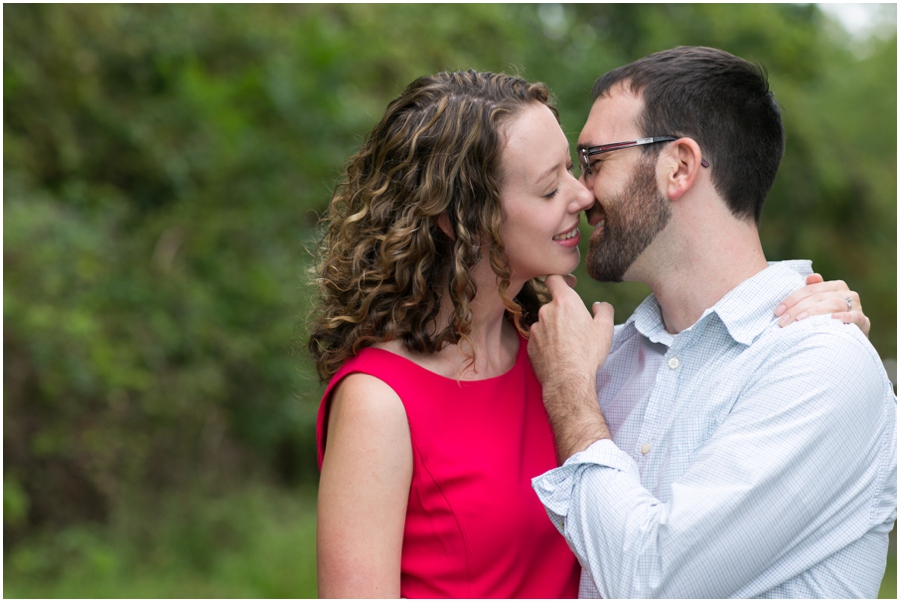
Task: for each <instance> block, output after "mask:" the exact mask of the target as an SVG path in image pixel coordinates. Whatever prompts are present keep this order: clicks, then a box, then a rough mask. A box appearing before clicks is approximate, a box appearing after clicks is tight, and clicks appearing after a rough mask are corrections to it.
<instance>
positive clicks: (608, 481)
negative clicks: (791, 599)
mask: <svg viewBox="0 0 900 602" xmlns="http://www.w3.org/2000/svg"><path fill="white" fill-rule="evenodd" d="M808 327H809V325H808V324H807V325H803V324H798V325H795V326H794V328H795V329H798V330H806V329H807V328H808ZM838 327H839V326H838ZM830 337H839V338H840V339H841V340H840V342H839V343H838V344H835V343H834V338H830ZM792 341H793V342H794V344H792V345H790V348H789V349H787V348H786V349H785V350H784V352H783V353H779V354H773V357H772V359H771V361H769V362H767V363H766V365H765V366H764V370H762V371H761V372H760V373H759V374H757V375H756V377H757V378H758V380H757V381H756V382H750V383H748V385H749V386H748V388H747V389H746V393H745V394H744V395H742V396H741V397H740V399H739V400H738V401H737V402H736V404H735V406H734V408H733V410H732V412H731V414H729V416H728V417H727V418H726V419H725V420H724V421H723V423H722V424H721V426H720V427H719V428H718V429H717V430H716V432H715V433H714V435H713V436H712V437H711V438H710V439H709V440H708V441H707V442H706V443H705V444H704V446H703V447H702V448H701V449H700V450H699V452H698V453H697V455H696V457H695V458H694V459H693V461H692V462H691V465H690V466H689V468H688V469H687V471H686V472H685V473H684V474H683V475H682V476H681V477H680V478H678V479H677V480H676V481H675V482H674V483H673V485H672V489H671V500H670V501H669V502H668V503H662V502H661V501H660V500H658V499H656V498H654V497H653V495H651V494H650V492H649V491H647V489H645V488H644V487H642V486H641V483H640V476H639V473H638V469H637V465H636V464H635V463H634V461H633V460H632V459H631V458H630V457H629V456H628V455H627V454H625V453H624V452H622V451H621V450H619V449H618V448H617V447H616V446H615V445H614V444H613V443H612V442H611V441H600V442H598V443H597V444H595V445H593V446H591V447H590V449H588V450H586V451H585V452H582V453H579V454H577V455H575V456H574V457H572V458H571V459H570V461H569V462H568V463H567V464H566V465H565V466H563V467H562V468H560V469H556V470H555V471H551V472H550V473H547V474H546V475H543V476H541V477H538V478H537V479H535V483H534V484H535V489H536V491H537V492H538V495H539V496H540V497H541V500H542V501H543V502H544V504H545V506H546V507H547V509H548V513H549V514H550V516H551V518H554V519H555V520H554V522H555V523H556V524H557V526H558V527H559V528H560V529H561V531H563V534H564V535H565V536H566V539H567V540H568V541H569V542H570V544H571V545H572V546H573V549H574V550H575V553H576V555H577V556H578V557H579V560H580V561H581V562H582V565H583V566H585V567H586V568H588V570H589V571H590V573H591V576H592V578H593V580H594V582H595V583H596V585H597V587H598V589H599V591H600V594H601V595H602V596H603V597H604V598H632V597H636V598H655V597H714V598H724V597H730V596H737V597H752V596H755V595H759V594H761V593H763V592H765V591H768V590H770V589H772V588H773V587H775V586H777V585H779V584H781V583H783V582H784V581H787V580H789V579H790V578H792V577H794V576H796V575H797V574H799V573H802V572H804V571H805V570H808V569H809V568H810V567H812V566H815V565H816V564H818V563H819V562H821V561H822V560H824V559H825V558H827V557H828V556H830V555H832V554H834V553H836V552H837V551H838V550H840V549H842V548H843V547H845V546H847V545H848V543H850V542H853V541H855V540H858V539H859V538H860V537H862V535H863V534H864V533H866V532H867V531H869V530H870V529H872V528H873V522H872V521H875V520H877V518H878V517H877V516H876V514H877V513H876V512H874V510H873V508H874V503H875V500H876V499H877V497H878V493H879V488H880V487H884V486H885V482H886V480H888V481H889V480H891V479H895V478H896V476H895V475H896V459H895V456H894V460H893V461H894V464H893V471H894V473H893V475H894V476H890V475H889V474H886V473H889V472H890V466H891V464H890V459H891V458H890V454H889V453H888V454H887V455H886V454H885V453H884V451H883V450H884V449H890V446H891V445H892V444H891V443H890V442H889V441H884V440H882V439H884V438H885V437H887V438H889V437H888V435H890V434H891V433H893V431H892V430H891V428H892V427H890V428H886V427H885V424H886V422H885V421H890V420H894V418H892V415H891V412H892V409H891V408H890V407H886V404H885V403H884V399H885V391H884V387H885V386H887V385H886V383H885V381H884V379H883V378H882V374H881V369H880V365H878V362H877V361H876V360H877V358H874V354H869V353H868V351H867V350H866V349H863V343H862V342H861V341H859V340H858V339H856V338H855V337H854V336H851V335H850V334H849V333H847V332H846V331H845V332H840V331H838V330H835V331H834V332H829V333H826V334H816V335H812V336H807V337H805V338H803V337H797V338H794V337H792ZM798 358H800V359H801V360H802V361H799V362H798V361H797V360H798ZM893 415H895V414H893ZM893 445H896V444H893ZM891 486H893V485H891ZM894 495H896V494H895V493H894ZM882 518H883V517H882ZM787 555H790V558H791V563H790V572H787V573H784V574H781V573H783V572H784V570H783V569H784V564H778V563H779V561H781V560H782V559H783V558H785V557H786V556H787ZM882 560H883V559H882ZM776 564H778V571H781V572H778V571H776V570H774V569H773V567H774V566H775V565H776ZM775 573H778V574H775ZM838 577H840V576H838ZM847 577H848V579H847V582H848V588H852V587H856V584H854V583H853V581H854V579H855V577H854V576H853V575H848V576H847ZM860 585H862V584H860ZM849 591H850V592H853V591H854V590H852V589H850V590H849ZM875 593H877V582H876V584H875ZM868 594H869V595H874V594H872V593H871V592H868ZM851 597H852V596H851ZM864 597H865V596H864Z"/></svg>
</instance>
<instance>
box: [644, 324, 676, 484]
mask: <svg viewBox="0 0 900 602" xmlns="http://www.w3.org/2000/svg"><path fill="white" fill-rule="evenodd" d="M684 335H688V336H684ZM687 338H689V333H688V332H685V333H682V334H681V335H678V336H676V337H675V340H674V341H672V345H671V346H670V347H669V348H668V350H667V351H666V353H665V355H664V356H663V361H662V363H661V364H660V367H659V370H658V371H657V373H656V379H655V381H654V384H653V390H652V391H651V393H650V397H649V400H648V402H647V403H648V405H647V411H646V414H645V420H644V422H643V425H642V427H641V432H640V435H639V436H638V439H637V441H636V443H635V449H634V450H633V452H632V457H633V458H634V459H635V461H636V462H637V465H638V470H639V471H640V474H641V484H642V485H643V486H644V487H646V488H647V489H648V490H650V491H654V489H655V484H656V481H658V478H657V476H658V475H657V474H656V473H658V471H659V467H660V458H659V454H658V453H656V452H657V448H660V449H661V447H660V446H661V444H662V443H663V441H662V440H661V437H662V433H663V432H665V430H666V426H667V425H668V424H669V422H670V420H671V416H672V413H673V412H674V410H675V408H673V407H672V404H673V403H674V401H675V399H676V395H677V393H678V387H679V384H680V381H681V379H682V372H683V360H682V355H683V351H684V350H685V349H686V347H687V341H686V340H685V339H687Z"/></svg>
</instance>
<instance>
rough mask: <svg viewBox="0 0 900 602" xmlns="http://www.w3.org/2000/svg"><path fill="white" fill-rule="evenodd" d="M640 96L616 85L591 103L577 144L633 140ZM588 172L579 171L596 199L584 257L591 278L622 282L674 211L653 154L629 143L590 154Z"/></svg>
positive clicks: (640, 135)
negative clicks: (661, 187)
mask: <svg viewBox="0 0 900 602" xmlns="http://www.w3.org/2000/svg"><path fill="white" fill-rule="evenodd" d="M642 108H643V101H641V99H640V98H638V97H635V96H634V95H632V94H631V93H629V92H625V91H623V90H621V88H619V87H616V88H614V89H613V93H612V94H611V95H608V96H603V97H601V98H599V99H597V101H596V102H595V103H594V106H593V108H592V109H591V112H590V115H589V116H588V120H587V123H585V126H584V128H583V129H582V130H581V135H580V136H579V138H578V145H579V147H587V146H596V145H600V144H609V143H613V142H624V141H627V140H636V139H638V138H641V137H642V134H641V132H640V130H639V129H638V128H637V126H636V125H635V123H636V119H637V117H638V115H639V113H640V110H641V109H642ZM590 161H591V175H582V181H583V182H584V184H585V185H586V186H587V187H588V188H589V189H590V190H591V191H592V192H593V193H594V198H595V199H596V203H594V205H593V207H591V208H590V209H588V211H587V217H588V222H589V223H590V224H591V225H592V226H594V232H593V233H592V234H591V238H590V245H589V248H588V252H587V257H586V259H585V268H586V269H587V272H588V274H589V275H590V276H591V278H594V279H595V280H599V281H601V282H621V281H622V280H624V279H626V278H627V279H631V278H629V276H630V274H629V270H631V268H632V266H633V265H634V263H635V261H637V260H638V259H639V258H640V256H641V254H642V253H643V252H644V250H645V249H646V248H647V246H648V245H650V243H651V242H652V241H653V239H654V238H655V237H656V235H657V234H659V232H660V231H662V230H663V228H665V226H666V224H668V223H669V219H670V218H671V216H672V213H671V209H670V207H669V203H668V199H666V197H665V196H664V195H662V194H661V193H660V192H659V187H658V184H657V181H656V159H655V158H651V157H645V156H644V155H643V153H642V151H641V149H640V148H637V147H632V148H626V149H622V150H617V151H612V152H608V153H604V154H602V155H595V156H592V157H591V158H590Z"/></svg>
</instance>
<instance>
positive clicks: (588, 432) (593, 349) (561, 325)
mask: <svg viewBox="0 0 900 602" xmlns="http://www.w3.org/2000/svg"><path fill="white" fill-rule="evenodd" d="M546 285H547V289H548V290H549V291H550V294H551V295H552V296H553V301H551V302H550V303H548V304H546V305H544V306H543V307H542V308H541V309H540V312H539V313H538V321H537V322H536V323H535V324H533V325H532V326H531V337H530V339H529V342H528V355H529V357H530V358H531V364H532V366H533V367H534V372H535V374H536V375H537V377H538V380H540V381H541V385H542V387H543V395H544V406H545V407H546V408H547V414H548V415H549V417H550V423H551V424H552V425H553V431H554V434H555V435H556V447H557V453H558V455H559V460H560V462H564V461H565V460H566V459H568V458H569V456H571V455H572V454H574V453H576V452H579V451H582V450H584V449H586V448H587V447H588V446H590V444H591V443H593V442H594V441H597V440H599V439H608V438H609V430H608V429H607V427H606V421H605V420H604V419H603V415H602V414H601V413H600V408H599V406H598V404H597V393H596V390H595V388H594V383H595V379H596V375H597V370H599V369H600V367H601V366H602V365H603V363H604V362H605V361H606V357H607V356H608V355H609V347H610V344H611V343H612V335H613V308H612V306H611V305H610V304H609V303H595V304H594V306H593V310H594V316H593V318H592V317H591V314H590V313H589V312H588V311H587V309H586V308H585V307H584V302H583V301H582V300H581V297H579V296H578V293H576V292H575V291H574V290H572V289H571V288H569V286H568V285H567V284H566V281H565V280H564V279H563V277H562V276H555V275H554V276H548V277H547V280H546Z"/></svg>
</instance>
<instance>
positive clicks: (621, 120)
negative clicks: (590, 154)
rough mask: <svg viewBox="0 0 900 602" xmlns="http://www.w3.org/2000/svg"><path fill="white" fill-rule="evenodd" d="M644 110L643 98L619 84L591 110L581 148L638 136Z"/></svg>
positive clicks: (583, 131)
mask: <svg viewBox="0 0 900 602" xmlns="http://www.w3.org/2000/svg"><path fill="white" fill-rule="evenodd" d="M643 108H644V100H643V98H642V97H641V95H640V94H635V93H634V92H632V91H631V90H630V88H627V87H623V86H622V85H620V84H616V85H615V86H613V88H611V89H610V90H609V91H608V92H607V93H606V94H604V95H603V96H600V97H598V98H597V99H596V100H595V101H594V104H593V105H592V106H591V110H590V113H588V118H587V121H586V122H585V124H584V127H583V128H582V129H581V134H580V135H579V136H578V148H579V149H581V148H587V147H588V146H597V145H599V144H607V143H610V142H617V141H619V140H624V139H626V138H627V137H629V136H632V137H633V136H639V135H640V131H639V128H638V126H637V119H638V117H639V116H640V114H641V111H642V110H643ZM622 136H625V137H624V138H623V137H622ZM613 138H615V140H613Z"/></svg>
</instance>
